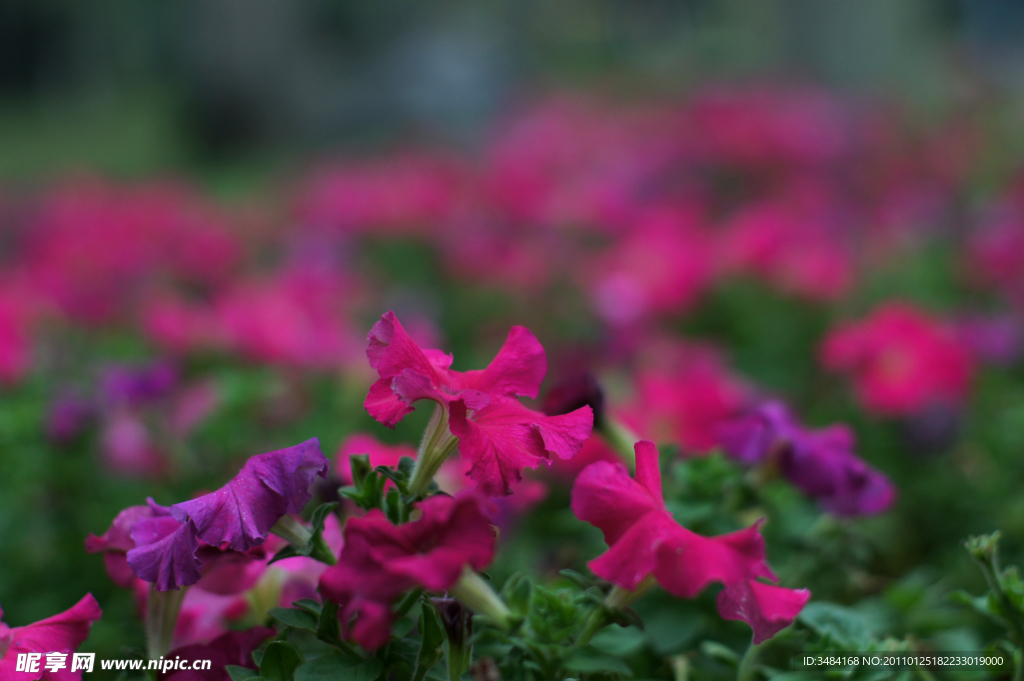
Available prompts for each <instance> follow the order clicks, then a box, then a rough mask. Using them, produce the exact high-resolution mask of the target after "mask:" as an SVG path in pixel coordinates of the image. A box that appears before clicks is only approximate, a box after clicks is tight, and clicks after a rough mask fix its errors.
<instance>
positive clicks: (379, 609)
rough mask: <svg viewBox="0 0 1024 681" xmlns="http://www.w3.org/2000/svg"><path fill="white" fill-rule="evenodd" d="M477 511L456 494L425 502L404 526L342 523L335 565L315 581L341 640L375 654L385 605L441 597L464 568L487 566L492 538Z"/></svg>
mask: <svg viewBox="0 0 1024 681" xmlns="http://www.w3.org/2000/svg"><path fill="white" fill-rule="evenodd" d="M484 505H485V501H484V499H483V498H482V497H480V496H479V495H477V494H476V493H474V492H464V493H462V494H460V495H459V496H457V497H449V496H445V495H437V496H433V497H430V498H428V499H426V500H425V501H423V502H421V503H420V504H419V505H418V508H419V509H420V511H421V513H422V515H421V516H420V518H419V519H418V520H416V521H414V522H411V523H406V524H404V525H392V524H391V522H390V521H389V520H388V519H387V518H386V517H385V516H384V514H383V513H382V512H381V511H379V510H376V509H374V510H372V511H370V512H369V513H367V514H366V515H365V516H364V517H362V518H351V519H349V521H348V523H347V524H346V526H345V547H344V549H342V553H341V557H340V559H339V560H338V564H337V565H334V566H332V567H330V568H328V569H327V570H326V571H325V572H324V573H323V576H322V577H321V578H320V592H321V593H322V594H323V595H324V597H326V598H328V599H330V600H332V601H334V602H336V603H338V605H340V606H341V610H340V612H339V618H340V620H341V625H342V628H343V631H344V635H345V636H346V637H351V638H352V639H354V640H355V641H357V642H358V643H360V644H361V645H362V646H364V647H365V648H368V649H371V650H373V649H376V648H379V647H380V646H382V645H384V644H385V643H386V642H387V640H388V637H389V635H390V633H389V632H390V627H391V622H392V620H393V619H394V614H393V613H392V610H391V604H392V603H393V602H394V601H395V600H396V599H397V598H398V597H399V596H400V595H401V594H402V593H403V592H405V591H407V590H409V589H411V588H413V587H415V586H421V587H423V588H425V589H429V590H431V591H443V590H445V589H448V588H450V587H451V586H452V585H454V584H455V582H456V581H458V579H459V577H460V576H461V574H462V572H463V570H464V569H465V568H466V567H467V566H468V567H470V568H472V569H474V570H480V569H483V568H484V567H486V566H487V565H489V564H490V562H491V560H492V559H493V558H494V544H495V535H494V530H493V528H492V527H491V524H490V522H489V521H488V520H487V516H486V514H485V512H484ZM353 620H354V621H353Z"/></svg>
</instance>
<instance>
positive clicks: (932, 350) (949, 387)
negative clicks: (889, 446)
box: [821, 302, 974, 416]
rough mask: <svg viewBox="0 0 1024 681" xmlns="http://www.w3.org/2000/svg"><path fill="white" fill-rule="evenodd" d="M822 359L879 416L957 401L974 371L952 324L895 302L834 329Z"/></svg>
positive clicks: (954, 403) (962, 394) (967, 352)
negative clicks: (845, 378) (850, 381)
mask: <svg viewBox="0 0 1024 681" xmlns="http://www.w3.org/2000/svg"><path fill="white" fill-rule="evenodd" d="M821 359H822V363H823V364H824V365H825V367H826V368H827V369H830V370H832V371H837V372H843V373H846V374H849V375H850V376H851V377H852V378H853V381H854V388H855V390H856V393H857V397H858V398H859V400H860V402H861V404H862V405H863V406H864V408H865V409H867V410H869V411H872V412H875V413H877V414H881V415H883V416H907V415H911V414H915V413H918V412H920V411H921V410H922V409H924V408H925V407H928V406H929V405H933V404H940V405H949V404H952V405H959V404H960V403H961V402H962V401H963V399H964V397H966V395H967V392H968V390H969V389H970V384H971V379H972V377H973V374H974V362H973V359H972V356H971V351H970V349H969V348H967V347H966V346H965V345H964V344H963V343H962V342H961V341H960V340H959V339H958V338H957V335H956V333H955V331H954V329H953V328H952V327H950V326H948V325H946V324H944V323H943V322H941V321H939V320H936V319H933V318H932V317H930V316H928V315H927V314H925V313H924V312H922V311H921V310H918V309H917V308H915V307H912V306H910V305H908V304H906V303H900V302H890V303H885V304H884V305H881V306H880V307H878V308H876V309H875V310H874V312H872V313H871V315H869V316H868V317H867V319H864V320H862V321H859V322H847V323H845V324H842V325H840V326H839V327H838V328H835V329H833V330H832V331H831V332H830V333H829V334H828V336H827V337H826V338H825V341H824V343H823V344H822V347H821Z"/></svg>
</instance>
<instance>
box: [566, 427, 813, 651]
mask: <svg viewBox="0 0 1024 681" xmlns="http://www.w3.org/2000/svg"><path fill="white" fill-rule="evenodd" d="M635 450H636V476H635V478H631V477H629V472H628V471H627V470H626V467H625V466H623V465H622V464H620V463H616V464H612V463H608V462H604V461H601V462H598V463H595V464H593V465H591V466H589V467H587V468H586V469H585V470H584V471H583V472H582V473H580V475H579V477H577V479H576V484H575V485H574V486H573V491H572V509H573V512H574V513H575V514H576V516H577V517H578V518H580V519H581V520H585V521H587V522H589V523H591V524H592V525H594V526H596V527H597V528H598V529H600V530H601V531H602V532H603V533H604V537H605V542H607V544H608V551H606V552H605V553H603V554H602V555H600V556H598V557H597V558H595V559H594V560H592V561H590V562H589V563H588V565H589V567H590V569H591V570H593V572H594V574H596V575H597V576H599V577H602V578H604V579H607V580H609V581H610V582H612V583H614V584H616V585H618V586H621V587H623V588H625V589H636V588H637V587H638V586H639V585H640V583H641V582H642V581H643V580H644V579H645V578H647V577H648V576H651V575H653V576H654V578H655V579H656V580H657V581H658V583H659V584H661V586H662V587H664V588H665V590H667V591H668V592H669V593H671V594H673V595H675V596H679V597H681V598H693V597H694V596H696V595H697V594H698V593H700V592H701V591H703V590H704V588H705V587H706V586H708V585H709V584H711V583H712V582H720V583H722V584H723V585H724V587H725V588H724V589H723V590H722V592H721V593H719V595H718V612H719V614H721V615H722V617H724V618H725V619H735V620H743V621H744V622H747V624H749V625H750V626H751V627H752V628H753V630H754V642H755V643H760V642H761V641H763V640H765V639H767V638H770V637H771V636H774V635H775V633H776V632H778V631H779V630H781V629H784V628H785V627H787V626H789V625H790V624H791V623H792V621H793V619H794V618H795V617H796V615H797V614H798V613H799V612H800V609H801V608H802V607H803V605H804V603H806V602H807V600H808V599H809V598H810V595H811V594H810V592H809V591H807V590H806V589H798V590H792V589H783V588H781V587H772V586H770V585H767V584H762V583H760V582H758V581H757V580H758V579H769V580H772V581H775V579H776V577H775V575H774V573H773V572H772V571H771V568H769V567H768V563H767V562H766V561H765V555H764V539H763V538H762V537H761V534H760V530H759V526H760V522H758V523H755V524H754V525H752V526H750V527H748V528H746V529H744V530H740V531H738V532H733V533H731V534H726V535H721V536H718V537H702V536H700V535H698V534H694V533H693V532H691V531H690V530H687V529H686V528H684V527H682V526H680V525H679V524H677V523H676V521H675V520H673V518H672V516H671V515H670V514H669V512H668V511H667V510H666V509H665V502H664V500H663V499H662V492H661V471H660V470H659V469H658V450H657V449H656V448H655V446H654V444H653V443H652V442H649V441H646V440H642V441H640V442H638V443H636V447H635Z"/></svg>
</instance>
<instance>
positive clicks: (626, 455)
mask: <svg viewBox="0 0 1024 681" xmlns="http://www.w3.org/2000/svg"><path fill="white" fill-rule="evenodd" d="M598 432H600V434H601V437H603V438H604V441H605V442H607V443H608V446H610V447H611V448H612V449H614V450H615V453H616V454H618V455H619V456H620V457H622V460H623V461H624V462H625V464H626V467H627V468H629V470H633V469H634V468H636V452H635V451H634V449H633V446H634V445H635V444H636V442H637V440H639V439H640V438H639V437H637V435H636V433H634V432H633V431H631V430H630V429H629V428H627V427H626V426H625V425H623V424H622V423H619V422H618V421H616V420H615V419H612V418H608V417H605V419H604V422H603V423H602V424H601V428H600V430H599V431H598Z"/></svg>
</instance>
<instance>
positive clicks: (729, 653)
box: [700, 641, 740, 667]
mask: <svg viewBox="0 0 1024 681" xmlns="http://www.w3.org/2000/svg"><path fill="white" fill-rule="evenodd" d="M700 651H701V652H702V653H704V654H705V655H707V656H708V657H710V658H712V659H715V660H718V661H719V662H724V663H725V664H728V665H731V666H733V667H735V666H737V665H738V664H739V663H740V656H739V654H738V653H737V652H736V651H735V650H733V649H732V648H730V647H728V646H724V645H722V644H721V643H718V642H717V641H703V642H702V643H701V644H700Z"/></svg>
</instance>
